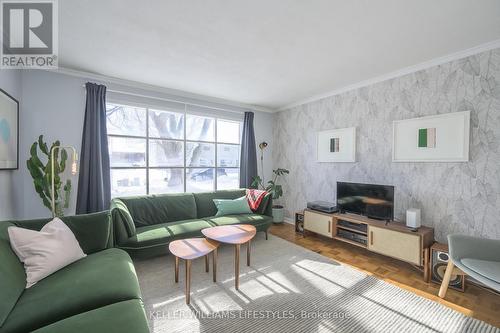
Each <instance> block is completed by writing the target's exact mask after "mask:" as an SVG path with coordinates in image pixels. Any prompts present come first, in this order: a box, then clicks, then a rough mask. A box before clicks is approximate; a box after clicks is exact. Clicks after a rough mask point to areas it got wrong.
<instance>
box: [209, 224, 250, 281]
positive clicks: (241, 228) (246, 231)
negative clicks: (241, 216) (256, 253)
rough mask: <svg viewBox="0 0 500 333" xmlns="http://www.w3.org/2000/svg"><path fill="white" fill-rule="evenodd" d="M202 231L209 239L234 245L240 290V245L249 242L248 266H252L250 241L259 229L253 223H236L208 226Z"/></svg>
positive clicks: (235, 276) (236, 275)
mask: <svg viewBox="0 0 500 333" xmlns="http://www.w3.org/2000/svg"><path fill="white" fill-rule="evenodd" d="M201 232H202V233H203V235H204V236H205V237H207V238H208V239H211V240H214V241H217V242H220V243H226V244H233V245H234V285H235V288H236V290H238V289H239V288H240V246H241V244H245V243H246V244H247V266H250V242H251V241H252V238H254V237H255V234H256V233H257V230H256V229H255V227H254V226H253V225H249V224H234V225H224V226H218V227H212V228H206V229H203V230H202V231H201ZM214 274H215V266H214Z"/></svg>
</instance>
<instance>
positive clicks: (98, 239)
mask: <svg viewBox="0 0 500 333" xmlns="http://www.w3.org/2000/svg"><path fill="white" fill-rule="evenodd" d="M51 220H52V219H50V218H48V219H36V220H21V221H15V222H13V223H14V224H15V225H16V226H18V227H21V228H27V229H32V230H40V229H42V227H43V226H44V225H45V224H47V223H48V222H49V221H51ZM61 220H62V221H63V222H64V223H66V225H67V226H68V227H69V228H70V229H71V231H72V232H73V234H74V235H75V237H76V239H77V240H78V243H79V244H80V246H81V247H82V250H83V252H85V253H86V254H90V253H94V252H98V251H102V250H105V249H107V248H110V247H112V246H113V235H112V232H111V218H110V214H109V211H103V212H98V213H92V214H82V215H74V216H63V217H61Z"/></svg>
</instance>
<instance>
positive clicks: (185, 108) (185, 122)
mask: <svg viewBox="0 0 500 333" xmlns="http://www.w3.org/2000/svg"><path fill="white" fill-rule="evenodd" d="M186 124H187V104H184V193H186V191H187V161H186V150H187V141H186Z"/></svg>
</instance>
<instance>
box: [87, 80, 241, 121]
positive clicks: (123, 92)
mask: <svg viewBox="0 0 500 333" xmlns="http://www.w3.org/2000/svg"><path fill="white" fill-rule="evenodd" d="M82 87H83V88H84V89H85V88H86V87H85V85H82ZM106 92H112V93H117V94H123V95H130V96H135V97H144V98H150V99H157V100H160V101H165V102H174V103H181V104H186V105H192V106H199V107H203V108H209V109H214V110H220V111H225V112H231V113H237V114H244V113H245V112H243V111H236V110H228V109H222V108H217V107H212V106H207V105H203V104H196V103H191V102H184V101H180V100H176V99H172V98H164V97H156V96H149V95H144V94H137V93H133V92H129V91H120V90H114V89H108V88H107V87H106Z"/></svg>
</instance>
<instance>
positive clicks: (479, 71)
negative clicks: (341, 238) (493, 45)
mask: <svg viewBox="0 0 500 333" xmlns="http://www.w3.org/2000/svg"><path fill="white" fill-rule="evenodd" d="M465 110H470V111H471V133H470V134H471V135H470V154H469V156H470V159H469V162H462V163H427V162H426V163H414V162H413V163H401V162H394V163H393V162H392V122H393V121H394V120H400V119H408V118H414V117H420V116H428V115H434V114H441V113H449V112H456V111H465ZM275 124H276V128H275V131H274V138H273V139H274V140H273V141H274V149H273V150H274V153H273V166H274V168H277V167H282V168H287V169H289V170H290V174H289V175H288V176H287V177H285V178H284V180H283V190H284V197H283V198H282V200H281V203H282V204H284V205H285V209H286V216H287V217H290V218H292V217H293V216H294V214H293V213H294V212H295V211H297V210H300V209H303V208H304V207H305V205H306V202H307V201H312V200H325V201H333V202H334V201H335V200H336V198H335V192H336V182H337V181H353V182H364V183H376V184H390V185H394V186H395V211H394V213H395V219H396V220H399V221H404V219H405V212H406V209H408V208H411V207H415V208H420V209H421V210H422V224H423V225H427V226H430V227H434V228H435V238H436V240H438V241H440V242H446V235H447V234H450V233H462V234H467V235H474V236H482V237H487V238H496V239H500V49H495V50H492V51H488V52H483V53H480V54H477V55H473V56H470V57H467V58H464V59H460V60H456V61H452V62H449V63H446V64H443V65H439V66H435V67H432V68H428V69H426V70H422V71H419V72H415V73H412V74H408V75H404V76H401V77H398V78H394V79H390V80H387V81H384V82H380V83H376V84H373V85H371V86H367V87H362V88H359V89H355V90H352V91H348V92H345V93H342V94H339V95H335V96H331V97H327V98H324V99H321V100H318V101H315V102H311V103H308V104H304V105H300V106H297V107H295V108H292V109H289V110H285V111H282V112H279V113H277V115H276V118H275ZM353 126H355V127H356V135H357V138H356V140H357V142H356V144H357V147H356V150H357V153H356V161H357V162H355V163H318V162H317V161H316V134H317V132H318V131H322V130H329V129H335V128H344V127H353Z"/></svg>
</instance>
